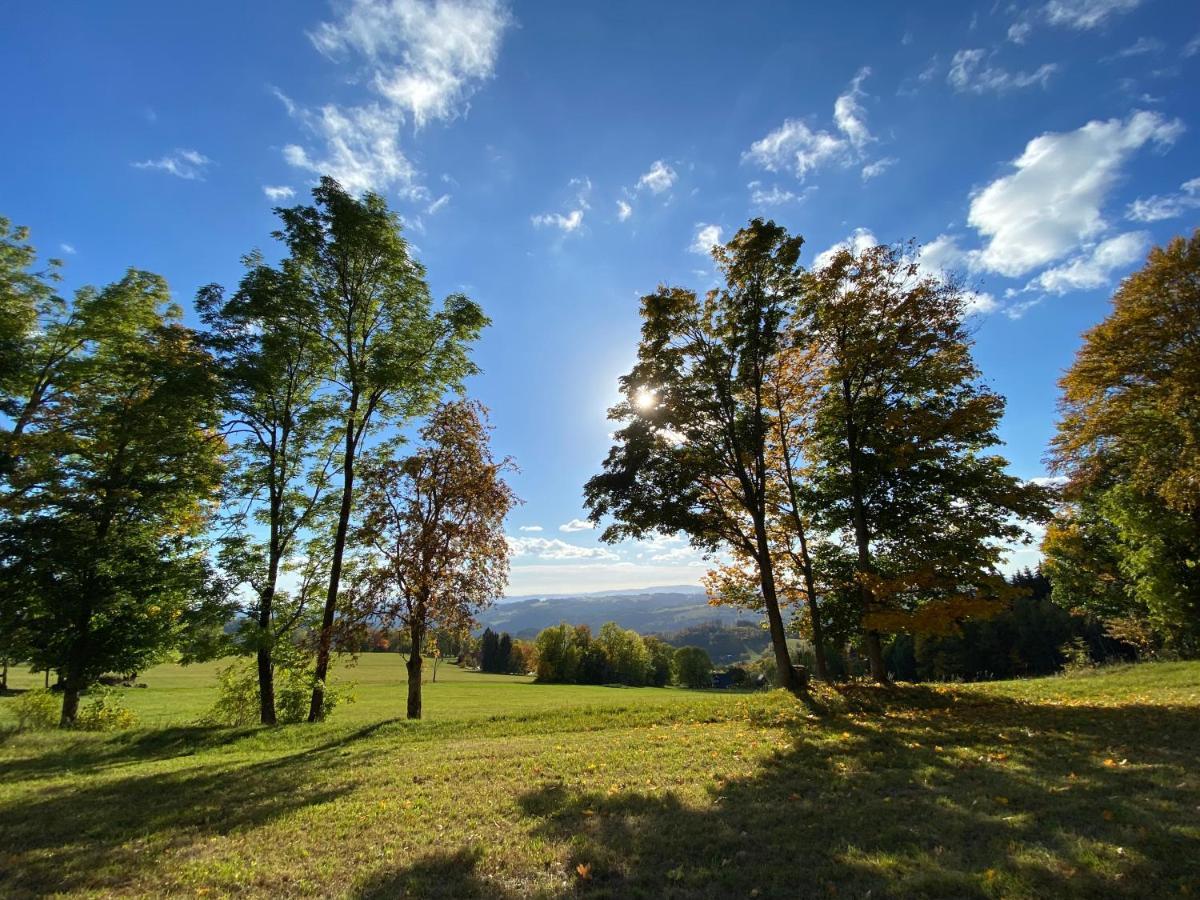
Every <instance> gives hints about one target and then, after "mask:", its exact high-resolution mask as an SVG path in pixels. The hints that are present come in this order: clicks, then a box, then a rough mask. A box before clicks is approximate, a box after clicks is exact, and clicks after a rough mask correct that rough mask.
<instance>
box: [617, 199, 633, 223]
mask: <svg viewBox="0 0 1200 900" xmlns="http://www.w3.org/2000/svg"><path fill="white" fill-rule="evenodd" d="M632 215H633V207H632V206H630V205H629V204H628V203H626V202H625V201H624V200H618V201H617V219H618V220H619V221H621V222H624V221H625V220H626V219H628V218H629V217H630V216H632Z"/></svg>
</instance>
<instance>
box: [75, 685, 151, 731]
mask: <svg viewBox="0 0 1200 900" xmlns="http://www.w3.org/2000/svg"><path fill="white" fill-rule="evenodd" d="M137 722H138V719H137V716H136V715H135V714H134V712H133V710H131V709H129V708H128V707H126V706H125V703H124V702H123V701H122V699H121V696H120V693H119V692H118V691H117V690H115V689H114V688H109V687H104V688H93V689H92V690H90V691H88V693H87V697H86V699H85V700H84V702H83V704H82V705H81V706H80V707H79V712H78V714H77V715H76V716H75V727H76V728H78V729H79V730H80V731H123V730H124V729H126V728H133V727H134V726H135V725H137Z"/></svg>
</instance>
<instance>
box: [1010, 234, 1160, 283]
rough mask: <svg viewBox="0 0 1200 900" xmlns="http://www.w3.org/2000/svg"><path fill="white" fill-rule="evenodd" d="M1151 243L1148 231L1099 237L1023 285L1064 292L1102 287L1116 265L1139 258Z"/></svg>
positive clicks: (1128, 262)
mask: <svg viewBox="0 0 1200 900" xmlns="http://www.w3.org/2000/svg"><path fill="white" fill-rule="evenodd" d="M1149 246H1150V235H1149V234H1147V233H1146V232H1144V231H1127V232H1125V233H1124V234H1118V235H1116V236H1115V237H1111V238H1108V239H1107V240H1104V241H1100V242H1099V243H1098V244H1096V245H1095V246H1094V247H1091V248H1089V249H1088V250H1087V251H1085V252H1084V253H1081V254H1080V255H1078V256H1076V257H1074V258H1073V259H1071V260H1070V261H1069V262H1067V263H1064V264H1063V265H1061V266H1056V267H1055V268H1053V269H1047V270H1046V271H1044V272H1042V273H1041V274H1040V275H1038V277H1037V278H1035V279H1034V280H1033V281H1032V282H1030V283H1029V285H1028V286H1027V287H1026V290H1042V291H1046V292H1047V293H1051V294H1065V293H1067V292H1068V291H1081V290H1088V289H1091V288H1098V287H1103V286H1104V285H1106V284H1108V283H1109V280H1110V279H1111V276H1112V274H1113V272H1114V271H1116V270H1117V269H1122V268H1125V267H1127V266H1130V265H1132V264H1133V263H1135V262H1137V261H1138V260H1139V259H1141V257H1142V255H1143V254H1144V253H1145V252H1146V248H1147V247H1149Z"/></svg>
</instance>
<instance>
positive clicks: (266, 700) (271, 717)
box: [258, 635, 276, 725]
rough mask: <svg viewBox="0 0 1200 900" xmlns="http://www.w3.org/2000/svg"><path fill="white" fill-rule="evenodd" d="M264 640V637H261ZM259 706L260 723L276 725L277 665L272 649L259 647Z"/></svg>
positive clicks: (262, 645) (260, 645) (264, 646)
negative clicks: (272, 655)
mask: <svg viewBox="0 0 1200 900" xmlns="http://www.w3.org/2000/svg"><path fill="white" fill-rule="evenodd" d="M259 639H260V640H261V639H262V635H259ZM258 706H259V721H260V722H262V724H264V725H274V724H275V722H276V719H275V665H274V662H273V661H272V660H271V648H270V646H268V645H266V644H259V645H258Z"/></svg>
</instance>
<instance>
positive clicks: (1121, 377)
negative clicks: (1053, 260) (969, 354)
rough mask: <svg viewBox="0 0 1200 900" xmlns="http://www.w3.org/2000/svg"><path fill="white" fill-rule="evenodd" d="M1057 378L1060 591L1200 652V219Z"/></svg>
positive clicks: (1122, 298) (1119, 299) (1054, 545)
mask: <svg viewBox="0 0 1200 900" xmlns="http://www.w3.org/2000/svg"><path fill="white" fill-rule="evenodd" d="M1059 385H1060V387H1061V389H1062V397H1061V400H1060V419H1059V424H1058V432H1057V434H1056V435H1055V438H1054V440H1053V442H1052V444H1051V453H1050V462H1051V465H1052V467H1053V469H1054V471H1056V472H1057V473H1059V474H1061V475H1063V476H1065V477H1066V479H1067V480H1066V484H1065V486H1064V498H1065V501H1066V502H1065V504H1064V506H1063V508H1062V510H1061V511H1060V513H1059V515H1058V517H1057V518H1056V520H1055V522H1054V523H1053V525H1052V526H1051V527H1050V528H1049V529H1048V531H1047V535H1046V541H1045V544H1044V549H1045V552H1046V556H1047V562H1046V567H1047V571H1048V573H1049V575H1050V577H1051V581H1052V582H1053V583H1054V591H1055V597H1056V599H1058V600H1059V602H1061V603H1064V604H1067V605H1078V606H1083V607H1086V608H1088V609H1091V610H1093V611H1094V612H1096V613H1097V614H1099V615H1102V616H1106V617H1112V616H1120V615H1133V616H1136V617H1141V618H1145V619H1148V620H1149V622H1150V623H1151V624H1152V625H1153V626H1154V628H1155V629H1156V630H1158V631H1159V632H1160V633H1161V634H1163V635H1165V636H1166V637H1167V638H1168V639H1169V640H1170V641H1171V642H1173V643H1175V644H1176V645H1177V646H1179V647H1181V648H1183V649H1187V650H1192V651H1195V650H1197V649H1200V451H1198V449H1197V448H1200V389H1198V388H1197V385H1200V229H1197V230H1196V231H1194V232H1193V233H1192V236H1191V237H1190V238H1184V237H1177V238H1175V239H1174V240H1172V241H1171V242H1170V243H1169V244H1168V245H1167V246H1166V247H1156V248H1155V249H1153V250H1151V251H1150V255H1149V258H1148V259H1147V261H1146V265H1145V266H1144V267H1143V268H1142V269H1141V270H1140V271H1138V272H1136V273H1134V274H1133V275H1131V276H1130V277H1129V278H1127V279H1126V280H1125V281H1124V282H1123V283H1122V284H1121V286H1120V288H1119V289H1118V290H1117V292H1116V294H1115V295H1114V296H1113V301H1112V310H1111V312H1110V313H1109V314H1108V316H1107V317H1106V318H1105V319H1104V321H1103V322H1101V323H1100V324H1099V325H1096V326H1095V327H1093V328H1091V329H1089V330H1088V331H1087V332H1086V333H1085V334H1084V341H1083V346H1082V347H1081V348H1080V350H1079V352H1078V353H1077V355H1076V357H1075V361H1074V363H1073V364H1072V366H1071V368H1070V369H1069V370H1068V371H1067V373H1066V374H1065V375H1064V376H1063V378H1062V380H1061V381H1060V382H1059Z"/></svg>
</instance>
